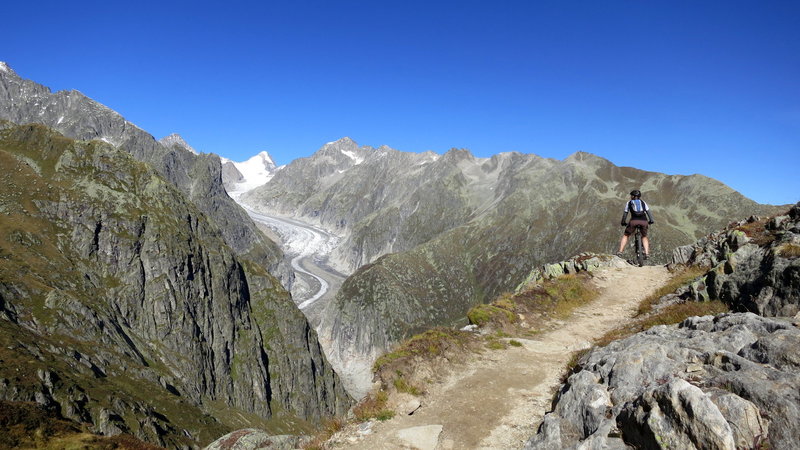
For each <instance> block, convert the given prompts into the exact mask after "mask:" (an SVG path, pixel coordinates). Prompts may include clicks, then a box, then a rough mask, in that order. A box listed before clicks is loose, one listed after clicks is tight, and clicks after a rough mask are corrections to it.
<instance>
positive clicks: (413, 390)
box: [393, 373, 422, 396]
mask: <svg viewBox="0 0 800 450" xmlns="http://www.w3.org/2000/svg"><path fill="white" fill-rule="evenodd" d="M393 384H394V388H395V389H396V390H397V392H404V393H406V394H411V395H415V396H419V395H422V391H421V390H420V389H419V388H418V387H416V386H414V385H412V384H411V383H409V382H408V381H407V380H406V379H405V377H403V374H402V373H399V374H398V375H397V378H395V379H394V381H393Z"/></svg>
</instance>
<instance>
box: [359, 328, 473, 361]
mask: <svg viewBox="0 0 800 450" xmlns="http://www.w3.org/2000/svg"><path fill="white" fill-rule="evenodd" d="M472 339H473V335H472V334H471V333H468V332H466V331H460V330H453V329H450V328H443V327H439V328H434V329H431V330H428V331H426V332H424V333H421V334H418V335H415V336H413V337H411V338H410V339H408V340H406V341H405V342H403V343H402V344H400V346H399V347H398V348H397V349H396V350H394V351H393V352H390V353H387V354H385V355H383V356H381V357H380V358H378V360H377V361H375V364H374V366H373V370H374V371H375V372H380V371H382V370H383V369H385V368H387V367H389V366H391V367H392V368H394V370H395V371H397V370H399V371H401V372H406V370H404V368H403V367H404V366H406V365H407V364H408V363H409V360H410V359H413V358H417V357H419V358H422V359H429V358H433V357H436V356H439V355H441V354H442V353H443V352H444V351H445V350H447V349H463V348H464V347H466V346H468V344H469V342H470V341H471V340H472Z"/></svg>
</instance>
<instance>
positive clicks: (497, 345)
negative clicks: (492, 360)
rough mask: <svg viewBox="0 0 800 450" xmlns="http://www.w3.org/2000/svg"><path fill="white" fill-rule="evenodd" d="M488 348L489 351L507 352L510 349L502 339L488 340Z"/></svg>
mask: <svg viewBox="0 0 800 450" xmlns="http://www.w3.org/2000/svg"><path fill="white" fill-rule="evenodd" d="M486 348H488V349H489V350H505V349H507V348H508V344H506V342H505V341H503V340H500V339H488V340H487V341H486Z"/></svg>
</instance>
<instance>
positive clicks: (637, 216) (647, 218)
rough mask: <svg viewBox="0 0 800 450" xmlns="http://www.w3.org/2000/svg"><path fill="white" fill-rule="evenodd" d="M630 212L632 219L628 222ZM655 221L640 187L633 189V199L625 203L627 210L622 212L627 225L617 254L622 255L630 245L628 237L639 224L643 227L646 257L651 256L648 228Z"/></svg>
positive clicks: (624, 224) (624, 222)
mask: <svg viewBox="0 0 800 450" xmlns="http://www.w3.org/2000/svg"><path fill="white" fill-rule="evenodd" d="M628 213H630V214H631V221H630V222H627V219H628ZM652 223H653V214H652V213H650V208H649V207H648V206H647V203H645V201H644V200H642V193H641V192H640V191H639V190H638V189H634V190H632V191H631V199H630V200H628V203H626V204H625V212H623V213H622V221H621V224H622V226H623V227H625V233H624V234H623V235H622V240H620V242H619V251H618V252H617V256H622V251H623V250H625V246H626V245H628V237H630V235H631V233H633V232H634V230H636V227H637V226H640V227H641V228H642V245H644V259H647V258H648V257H649V256H650V240H649V239H648V238H647V228H648V227H649V225H650V224H652Z"/></svg>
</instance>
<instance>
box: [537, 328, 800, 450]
mask: <svg viewBox="0 0 800 450" xmlns="http://www.w3.org/2000/svg"><path fill="white" fill-rule="evenodd" d="M797 339H800V329H798V328H797V327H795V326H793V325H792V324H791V323H790V322H789V321H786V320H781V319H770V318H764V317H760V316H757V315H755V314H752V313H745V314H741V313H739V314H723V315H720V316H717V317H712V316H706V317H693V318H689V319H687V320H685V321H684V322H683V323H681V324H679V325H676V326H658V327H654V328H652V329H650V330H648V331H645V332H642V333H639V334H636V335H634V336H631V337H629V338H626V339H623V340H620V341H615V342H612V343H611V344H609V345H608V346H606V347H604V348H597V349H594V350H592V351H591V352H590V353H588V354H587V355H585V356H584V357H583V358H582V359H581V361H580V362H579V367H580V369H581V370H580V371H579V372H578V373H575V374H573V375H572V376H570V377H569V379H568V380H567V382H566V384H565V386H563V387H562V388H561V390H560V394H559V395H558V397H557V399H556V403H555V406H554V408H553V411H552V412H550V413H548V414H547V415H546V416H545V419H544V422H543V424H542V426H541V427H540V429H539V432H538V434H537V435H535V436H533V437H531V439H529V440H528V443H527V444H526V448H529V449H533V448H537V449H545V448H603V447H604V446H612V445H615V446H616V445H618V444H619V442H618V441H617V440H618V439H619V438H620V436H618V435H616V434H615V431H614V430H615V427H618V429H619V430H620V432H621V434H622V435H621V438H622V439H623V440H624V442H625V443H627V444H629V445H634V446H638V447H641V448H653V447H655V448H658V447H659V446H661V447H663V446H668V447H669V448H741V447H742V446H744V447H749V446H754V445H760V444H759V443H768V445H770V447H771V448H776V449H792V448H795V447H794V446H795V444H796V442H797V436H800V374H798V370H797V365H796V361H797V356H796V355H797V348H798V346H797V345H796V343H797V342H798V341H797ZM599 391H605V392H606V393H607V396H608V397H607V398H609V399H610V404H609V405H608V406H607V409H606V412H607V415H606V416H602V415H601V414H600V408H599V407H598V406H599V404H600V400H599V399H602V398H604V396H603V395H602V394H600V393H599ZM584 396H585V399H583V397H584ZM591 398H595V399H598V401H597V403H596V404H595V403H593V402H591V401H590V399H591ZM598 422H599V425H595V424H598ZM554 445H556V447H554Z"/></svg>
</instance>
